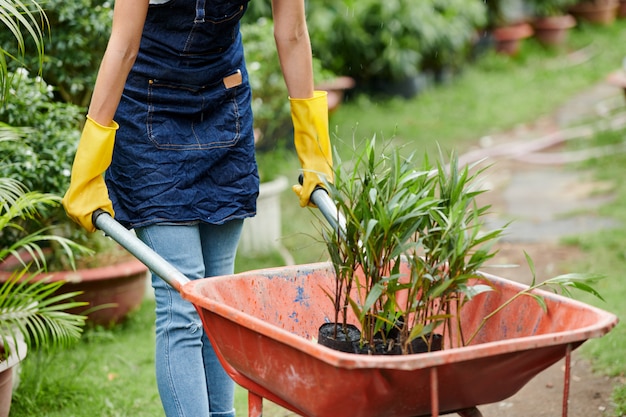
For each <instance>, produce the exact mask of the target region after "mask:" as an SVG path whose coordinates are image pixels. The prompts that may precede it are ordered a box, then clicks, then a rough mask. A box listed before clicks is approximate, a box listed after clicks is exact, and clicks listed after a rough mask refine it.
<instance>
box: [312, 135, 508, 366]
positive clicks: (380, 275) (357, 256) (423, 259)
mask: <svg viewBox="0 0 626 417" xmlns="http://www.w3.org/2000/svg"><path fill="white" fill-rule="evenodd" d="M341 165H342V164H341V161H340V160H339V162H338V164H337V166H341ZM479 174H480V170H477V171H476V172H474V173H472V174H470V169H469V168H464V169H461V170H459V169H458V167H457V166H456V160H455V159H453V160H452V161H451V163H450V166H449V168H448V167H447V166H444V165H443V163H442V162H440V163H439V164H438V165H437V166H436V167H434V166H431V165H430V164H429V161H428V158H425V160H424V163H423V164H422V165H421V167H420V168H419V169H416V164H415V162H414V161H413V156H408V157H403V156H402V155H401V154H400V151H399V150H398V149H397V148H394V149H383V150H381V149H377V148H376V143H375V141H371V142H369V143H368V144H366V146H365V150H364V151H363V152H362V153H360V154H359V156H358V157H357V158H356V159H355V161H354V165H353V166H351V167H350V168H349V169H348V171H347V172H343V171H342V170H341V169H337V170H336V173H335V175H336V177H335V182H334V184H329V185H328V187H329V193H330V195H331V197H332V198H333V200H334V201H336V204H337V209H338V210H339V211H340V212H342V213H343V214H344V215H345V218H346V225H345V232H343V231H342V232H340V231H337V230H334V229H332V228H327V229H326V230H325V232H324V234H323V235H324V240H325V242H326V246H327V248H328V253H329V255H330V257H331V261H332V264H333V266H334V268H335V273H336V277H337V280H336V287H335V288H334V291H332V292H329V294H328V295H329V297H330V298H331V299H332V301H333V304H334V306H335V314H336V317H335V323H337V324H336V325H335V327H334V328H333V329H332V331H333V333H334V334H333V335H332V337H336V332H340V333H341V332H347V324H348V323H347V317H348V315H349V314H348V313H349V312H350V313H353V314H354V316H355V317H356V319H357V321H358V326H357V327H358V328H359V330H360V332H361V333H360V339H359V341H360V342H359V349H366V350H367V351H368V352H377V353H382V352H388V351H392V350H393V347H394V346H396V347H397V350H399V351H400V352H402V353H404V354H406V353H414V352H416V351H419V350H420V348H419V346H417V345H415V342H416V341H417V342H420V341H422V342H424V343H425V346H424V348H423V349H422V350H431V349H433V348H437V346H438V345H440V343H441V338H442V337H445V329H447V328H450V327H451V326H454V324H455V322H456V320H457V317H456V316H454V314H452V311H457V310H458V311H460V309H461V307H462V305H463V304H464V303H465V302H467V301H468V300H470V299H471V298H472V297H473V296H474V295H476V294H478V293H480V292H481V291H485V290H486V289H487V286H482V285H479V284H471V285H470V284H469V282H470V280H472V279H476V278H477V277H478V276H479V275H478V273H477V271H478V269H479V268H480V267H481V266H482V265H483V264H484V262H485V261H487V260H488V259H490V258H491V257H492V256H493V255H494V252H491V251H490V248H491V246H490V245H491V244H492V243H493V242H494V241H495V240H496V238H497V237H498V236H499V235H500V233H501V232H502V229H496V230H493V231H490V232H488V233H483V231H482V224H481V221H480V220H481V216H482V215H483V214H484V213H485V212H486V210H487V209H488V207H478V206H477V203H476V201H475V197H476V196H477V195H478V194H480V192H481V191H479V190H477V189H475V188H474V187H475V181H476V178H477V176H478V175H479ZM403 264H404V265H405V266H406V265H408V271H409V272H408V273H407V271H406V270H402V269H401V266H402V265H403ZM358 272H362V276H363V278H359V277H361V274H360V273H358ZM442 328H443V330H444V332H441V333H438V334H435V333H434V331H435V329H440V330H439V331H441V329H442ZM433 344H435V345H437V346H434V345H433Z"/></svg>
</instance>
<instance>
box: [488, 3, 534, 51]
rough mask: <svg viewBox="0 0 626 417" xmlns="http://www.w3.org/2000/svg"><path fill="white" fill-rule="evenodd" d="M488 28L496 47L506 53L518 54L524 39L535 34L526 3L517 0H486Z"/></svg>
mask: <svg viewBox="0 0 626 417" xmlns="http://www.w3.org/2000/svg"><path fill="white" fill-rule="evenodd" d="M485 4H486V5H487V16H488V29H489V31H490V32H491V34H492V36H493V40H494V43H495V49H496V51H497V52H499V53H502V54H505V55H516V54H517V53H518V52H519V50H520V47H521V43H522V41H523V40H524V39H526V38H529V37H531V36H532V34H533V28H532V26H531V25H530V24H529V23H528V22H527V16H526V11H525V8H524V4H523V3H522V2H520V1H517V0H485Z"/></svg>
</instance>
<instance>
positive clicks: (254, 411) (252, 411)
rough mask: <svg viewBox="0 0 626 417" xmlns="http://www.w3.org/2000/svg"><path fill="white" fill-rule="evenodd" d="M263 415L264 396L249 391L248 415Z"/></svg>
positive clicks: (254, 416) (256, 416) (260, 416)
mask: <svg viewBox="0 0 626 417" xmlns="http://www.w3.org/2000/svg"><path fill="white" fill-rule="evenodd" d="M262 416H263V397H261V396H260V395H257V394H255V393H254V392H252V391H248V417H262Z"/></svg>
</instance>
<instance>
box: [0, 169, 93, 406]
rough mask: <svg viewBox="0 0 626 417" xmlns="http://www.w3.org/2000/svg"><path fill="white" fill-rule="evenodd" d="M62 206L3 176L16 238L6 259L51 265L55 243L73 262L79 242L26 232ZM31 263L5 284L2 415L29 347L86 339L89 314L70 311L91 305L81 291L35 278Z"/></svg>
mask: <svg viewBox="0 0 626 417" xmlns="http://www.w3.org/2000/svg"><path fill="white" fill-rule="evenodd" d="M58 205H60V198H59V197H56V196H54V195H50V194H42V193H39V192H28V191H27V190H26V189H25V188H24V187H23V186H22V185H21V184H20V183H19V182H17V181H16V180H12V179H9V178H0V236H3V237H7V236H11V239H12V240H11V241H10V242H8V245H7V246H2V248H0V263H2V262H3V261H4V260H5V259H6V258H7V257H8V256H9V255H13V256H15V257H17V258H18V259H20V260H21V261H25V260H24V259H23V257H22V254H24V253H28V254H30V255H32V261H33V262H34V264H35V265H36V266H37V268H36V272H41V271H43V269H44V268H45V265H46V259H45V256H43V251H42V249H41V246H40V245H41V244H42V243H46V242H51V241H55V242H57V243H58V244H60V246H61V247H62V248H63V249H64V251H65V252H66V254H67V256H68V257H69V259H70V260H72V259H73V254H74V251H75V250H76V249H77V248H78V246H77V245H76V244H75V243H74V242H72V241H70V240H67V239H65V238H62V237H59V236H55V235H51V234H49V230H47V229H45V228H42V229H38V230H36V231H34V232H29V231H26V230H25V229H24V228H23V227H22V225H21V220H24V219H29V220H36V219H37V217H38V216H39V214H40V211H42V210H43V209H45V208H46V207H54V206H58ZM36 272H35V273H31V272H29V265H28V264H26V263H25V262H24V264H22V267H21V268H19V269H17V270H16V271H15V272H13V273H12V274H11V276H10V277H9V279H7V280H5V281H4V282H2V283H1V284H0V417H6V416H8V413H9V408H10V404H11V397H12V389H13V388H12V385H13V384H12V378H13V370H14V369H15V366H16V365H17V364H19V362H20V361H21V360H23V359H24V357H25V356H26V352H27V349H29V348H33V347H34V348H54V347H63V346H67V345H68V344H70V343H71V342H73V341H75V340H77V339H79V338H80V334H81V331H82V327H83V325H84V323H85V317H84V316H82V315H76V314H72V313H68V312H67V311H66V310H68V309H75V308H78V307H81V306H83V305H84V304H85V303H82V302H77V301H73V299H74V298H75V297H77V296H78V295H79V293H78V292H62V291H61V287H62V286H63V284H64V283H63V282H62V281H46V280H39V279H35V277H36Z"/></svg>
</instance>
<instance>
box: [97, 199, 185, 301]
mask: <svg viewBox="0 0 626 417" xmlns="http://www.w3.org/2000/svg"><path fill="white" fill-rule="evenodd" d="M91 218H92V221H93V224H94V226H96V227H97V228H98V229H100V230H102V231H103V232H104V233H105V234H107V235H108V236H110V237H111V238H112V239H113V240H115V241H116V242H117V243H119V244H120V246H122V247H123V248H124V249H126V250H127V251H128V252H130V253H131V254H132V255H133V256H134V257H135V258H137V259H139V260H140V261H141V262H142V263H143V264H144V265H146V266H147V267H148V268H150V270H152V272H154V273H155V274H156V275H158V276H159V277H160V278H161V279H162V280H163V281H165V282H166V283H168V284H169V285H170V286H171V287H172V288H174V289H175V290H176V291H178V292H180V291H181V288H182V286H183V285H185V284H186V283H187V282H189V278H187V277H186V276H185V275H183V273H182V272H180V271H178V270H177V269H176V268H174V267H173V266H172V265H171V264H170V263H169V262H167V261H166V260H165V259H163V258H162V257H161V255H159V254H158V253H156V252H155V251H154V250H152V249H151V248H150V247H149V246H148V245H146V244H145V243H143V242H142V241H141V240H140V239H139V238H138V237H137V236H135V234H134V233H133V232H131V231H130V230H128V229H126V228H125V227H124V226H122V225H121V224H119V223H118V222H117V221H116V220H115V219H113V217H111V215H110V214H109V213H107V212H106V211H104V210H101V209H98V210H96V211H95V212H94V213H93V215H92V217H91Z"/></svg>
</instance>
